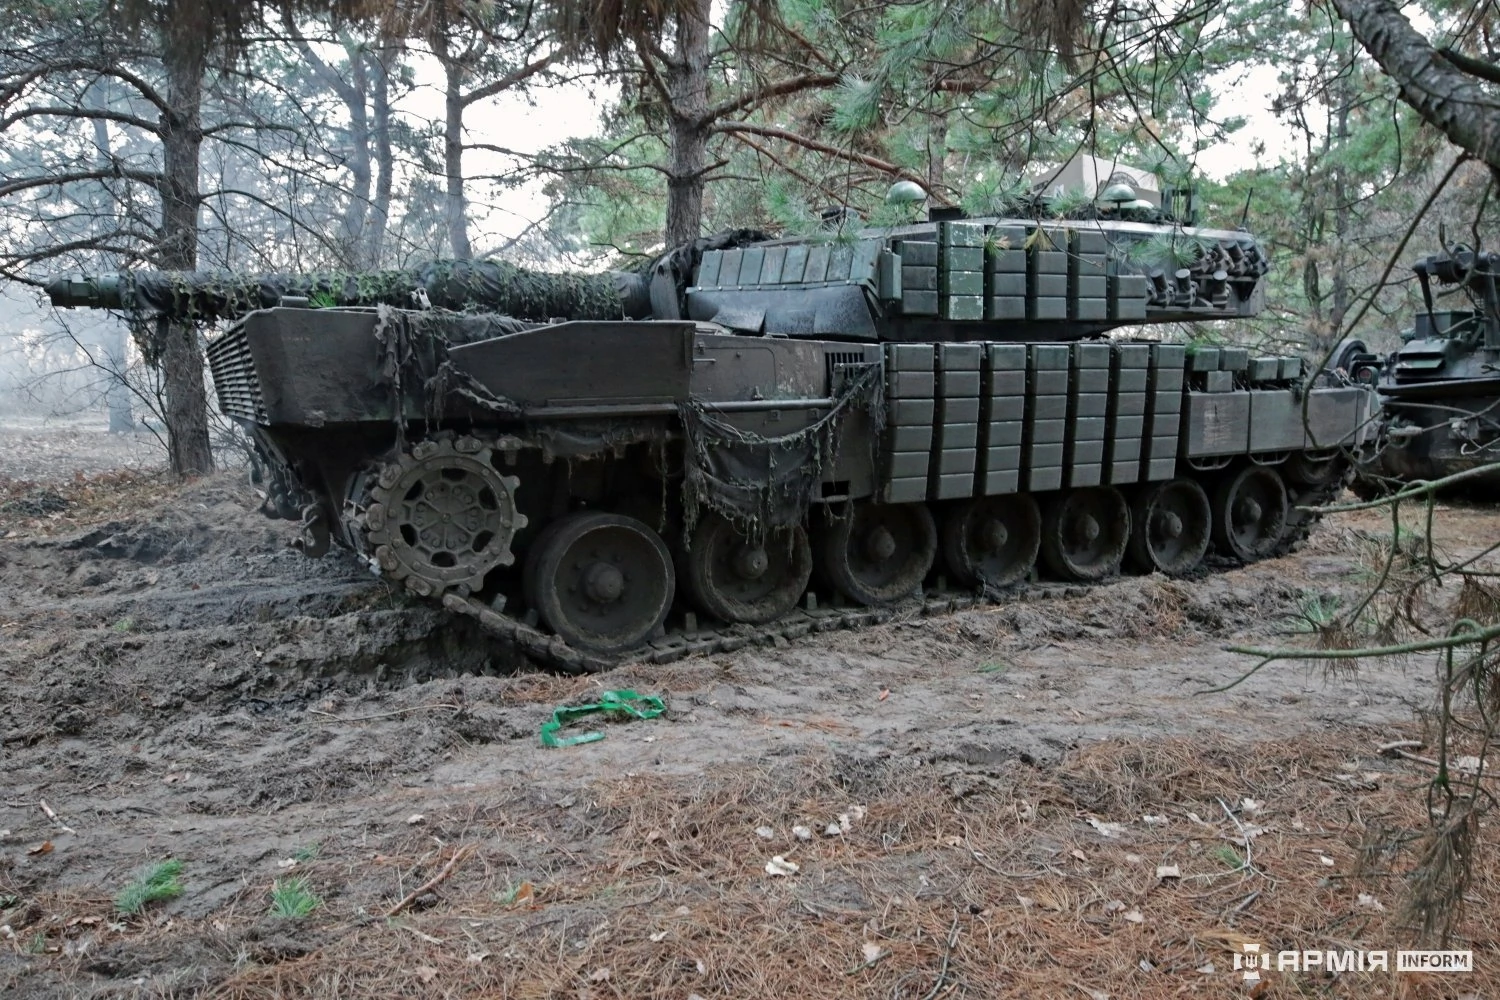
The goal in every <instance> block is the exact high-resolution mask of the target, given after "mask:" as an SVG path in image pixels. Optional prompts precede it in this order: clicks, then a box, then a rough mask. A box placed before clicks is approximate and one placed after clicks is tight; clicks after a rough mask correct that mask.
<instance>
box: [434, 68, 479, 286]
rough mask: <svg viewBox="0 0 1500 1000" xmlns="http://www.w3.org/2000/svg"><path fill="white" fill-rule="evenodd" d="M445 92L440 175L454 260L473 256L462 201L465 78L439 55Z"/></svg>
mask: <svg viewBox="0 0 1500 1000" xmlns="http://www.w3.org/2000/svg"><path fill="white" fill-rule="evenodd" d="M439 59H440V60H441V61H442V63H443V72H444V78H445V80H446V82H447V89H446V91H445V94H444V106H445V112H446V113H445V115H444V121H443V173H444V175H445V181H446V195H447V196H446V198H445V209H446V215H447V219H448V243H449V245H450V247H451V248H452V253H453V256H454V257H457V258H459V259H461V260H466V259H468V258H470V257H472V256H474V249H473V247H471V246H470V244H469V219H468V205H467V204H466V202H465V198H464V95H463V85H464V74H463V69H462V67H460V66H459V65H458V64H457V63H456V62H455V61H454V60H452V59H448V58H446V54H444V55H440V56H439Z"/></svg>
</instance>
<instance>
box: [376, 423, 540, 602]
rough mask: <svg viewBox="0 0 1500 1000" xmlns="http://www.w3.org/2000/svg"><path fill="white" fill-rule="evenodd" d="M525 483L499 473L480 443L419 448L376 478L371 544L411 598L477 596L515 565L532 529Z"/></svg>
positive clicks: (433, 443)
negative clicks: (522, 505) (517, 547)
mask: <svg viewBox="0 0 1500 1000" xmlns="http://www.w3.org/2000/svg"><path fill="white" fill-rule="evenodd" d="M519 485H520V480H518V479H517V478H516V477H515V476H502V475H501V474H500V473H499V472H498V471H497V470H496V469H495V467H494V465H493V464H492V463H491V450H490V448H489V447H488V445H486V444H485V443H484V442H483V441H480V440H479V439H477V438H473V437H457V438H449V437H443V438H436V439H433V440H428V441H421V442H418V443H417V444H416V445H414V446H413V447H412V449H411V451H410V452H403V453H402V454H400V455H398V456H397V458H396V460H395V461H394V462H390V463H388V464H387V465H385V466H384V467H383V468H382V469H381V470H380V472H379V474H378V476H377V477H376V482H375V484H374V486H373V487H372V488H371V489H370V502H369V504H368V506H367V507H366V508H365V511H364V528H365V542H366V544H367V545H368V546H369V549H370V552H371V554H372V555H373V556H374V557H375V561H376V563H377V564H378V565H379V566H380V569H381V571H382V572H384V573H385V574H386V575H387V576H389V577H391V578H392V579H395V580H404V581H406V587H407V589H408V590H410V591H412V592H413V593H416V594H420V595H422V596H424V597H435V596H441V595H442V594H443V593H445V592H447V591H455V592H457V593H458V594H460V595H461V596H465V597H466V596H468V595H469V594H471V593H477V592H478V591H480V590H481V589H483V587H484V578H485V575H486V574H487V573H489V572H490V570H492V569H494V568H495V567H497V566H509V565H510V564H511V563H513V562H515V553H513V552H512V551H511V541H512V540H513V539H514V538H515V534H516V532H517V531H520V530H521V529H522V528H524V527H526V515H524V514H522V513H520V511H519V510H517V509H516V488H517V487H518V486H519Z"/></svg>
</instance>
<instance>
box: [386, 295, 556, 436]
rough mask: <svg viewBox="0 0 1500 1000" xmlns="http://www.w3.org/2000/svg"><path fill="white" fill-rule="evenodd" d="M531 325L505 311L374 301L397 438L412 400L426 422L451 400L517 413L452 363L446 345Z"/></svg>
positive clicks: (435, 417) (443, 412) (439, 415)
mask: <svg viewBox="0 0 1500 1000" xmlns="http://www.w3.org/2000/svg"><path fill="white" fill-rule="evenodd" d="M537 325H538V324H536V323H527V322H523V321H522V320H518V319H511V318H510V317H508V316H495V315H488V314H481V315H470V314H464V313H453V312H447V311H442V310H432V311H423V312H417V311H413V310H409V309H393V308H391V307H390V306H386V305H381V306H377V307H376V322H375V339H376V340H377V341H379V342H380V364H381V372H382V374H383V375H384V376H385V381H386V382H387V383H388V384H389V385H390V387H391V407H392V412H393V413H394V414H395V419H396V429H397V437H398V439H401V440H404V439H405V436H406V425H407V422H408V412H409V410H410V409H411V407H412V404H413V403H414V402H415V403H416V405H417V406H418V407H419V408H420V411H421V413H422V415H423V419H424V420H426V421H427V422H428V423H430V424H436V423H438V422H440V421H442V420H443V419H444V418H445V417H447V416H448V415H449V410H450V407H452V406H454V405H455V404H457V405H458V406H461V407H463V408H465V409H478V410H482V411H486V412H489V413H494V414H497V415H502V416H514V415H516V414H518V413H520V412H521V411H520V407H518V406H517V405H516V404H515V403H513V402H511V401H510V400H508V399H502V398H500V397H499V396H496V395H495V394H494V393H492V392H490V391H489V390H488V389H486V388H485V387H484V386H483V385H482V384H481V383H480V382H479V381H478V380H476V379H475V378H474V377H473V376H471V375H469V374H468V373H466V372H463V371H460V370H459V369H458V368H456V367H454V365H453V362H452V361H451V360H450V359H449V357H448V349H449V348H450V347H456V346H458V345H460V344H471V343H475V342H476V341H481V340H490V339H492V338H494V337H499V336H503V335H505V334H510V333H520V332H521V331H523V330H530V329H534V328H535V327H536V326H537Z"/></svg>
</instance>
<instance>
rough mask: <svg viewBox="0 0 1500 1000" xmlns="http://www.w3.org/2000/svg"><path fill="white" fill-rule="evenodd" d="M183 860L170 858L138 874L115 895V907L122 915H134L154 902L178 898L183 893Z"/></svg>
mask: <svg viewBox="0 0 1500 1000" xmlns="http://www.w3.org/2000/svg"><path fill="white" fill-rule="evenodd" d="M181 875H182V862H181V861H178V860H176V859H175V858H168V859H167V860H166V861H162V862H160V863H159V864H156V865H154V866H152V867H151V869H150V870H148V871H147V872H145V873H144V874H142V875H140V876H138V877H137V878H136V879H135V881H133V882H131V883H130V884H129V885H127V886H126V887H125V888H124V889H123V890H122V891H121V892H120V894H119V895H118V896H116V897H115V909H116V910H117V911H118V912H119V913H120V915H121V916H126V917H133V916H135V915H136V914H138V913H140V912H141V911H142V910H144V909H145V908H146V907H147V906H149V905H151V904H152V903H160V902H164V901H166V900H168V899H176V898H177V897H178V896H181V895H182V880H181Z"/></svg>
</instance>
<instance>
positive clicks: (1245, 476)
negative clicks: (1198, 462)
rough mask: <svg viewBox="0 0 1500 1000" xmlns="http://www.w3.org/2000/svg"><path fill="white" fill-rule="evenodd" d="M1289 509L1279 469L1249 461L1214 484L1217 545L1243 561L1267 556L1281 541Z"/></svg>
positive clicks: (1251, 560) (1226, 553) (1226, 552)
mask: <svg viewBox="0 0 1500 1000" xmlns="http://www.w3.org/2000/svg"><path fill="white" fill-rule="evenodd" d="M1288 513H1289V510H1288V505H1287V495H1286V484H1284V483H1283V482H1282V481H1281V476H1280V475H1279V474H1278V473H1277V472H1276V470H1275V469H1272V468H1269V467H1267V466H1264V465H1247V466H1245V467H1243V468H1241V469H1240V470H1239V471H1237V472H1231V473H1229V474H1228V475H1226V476H1224V477H1223V478H1222V479H1220V480H1219V483H1218V485H1217V486H1216V487H1215V488H1214V495H1213V519H1214V521H1213V540H1214V545H1215V546H1217V547H1218V549H1219V550H1220V551H1221V552H1223V553H1224V554H1225V555H1231V556H1235V557H1236V558H1238V559H1241V560H1243V561H1244V562H1254V561H1255V560H1257V559H1264V558H1265V557H1266V556H1269V555H1271V554H1273V553H1274V552H1275V551H1276V547H1277V546H1278V545H1279V544H1280V543H1281V536H1282V534H1283V533H1284V532H1285V531H1286V526H1287V515H1288Z"/></svg>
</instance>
